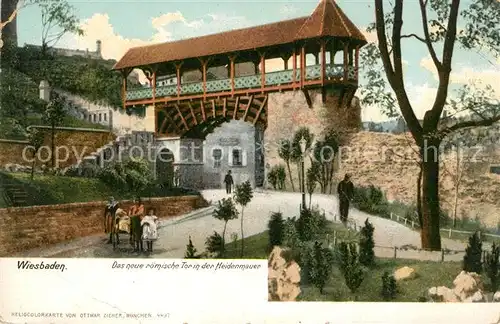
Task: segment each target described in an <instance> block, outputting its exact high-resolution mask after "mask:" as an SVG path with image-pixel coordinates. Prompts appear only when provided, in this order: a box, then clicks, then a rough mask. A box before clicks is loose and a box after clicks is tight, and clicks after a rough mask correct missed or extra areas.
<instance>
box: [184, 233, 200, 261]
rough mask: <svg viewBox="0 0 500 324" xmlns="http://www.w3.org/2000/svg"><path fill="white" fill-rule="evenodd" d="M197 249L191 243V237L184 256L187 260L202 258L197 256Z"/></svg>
mask: <svg viewBox="0 0 500 324" xmlns="http://www.w3.org/2000/svg"><path fill="white" fill-rule="evenodd" d="M196 252H197V251H196V248H195V247H194V245H193V241H191V236H190V237H189V243H188V245H186V253H185V254H184V258H185V259H199V258H200V256H199V255H197V254H196Z"/></svg>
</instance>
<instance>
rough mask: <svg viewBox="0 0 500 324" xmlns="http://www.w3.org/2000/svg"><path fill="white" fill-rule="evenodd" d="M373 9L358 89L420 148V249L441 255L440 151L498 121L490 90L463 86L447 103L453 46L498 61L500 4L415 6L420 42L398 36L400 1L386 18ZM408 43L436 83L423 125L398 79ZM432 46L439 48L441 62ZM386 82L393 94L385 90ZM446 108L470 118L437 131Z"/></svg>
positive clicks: (456, 0) (437, 0)
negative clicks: (401, 122)
mask: <svg viewBox="0 0 500 324" xmlns="http://www.w3.org/2000/svg"><path fill="white" fill-rule="evenodd" d="M374 4H375V21H376V22H375V24H373V25H371V26H370V27H369V28H368V31H374V30H375V31H376V33H377V39H378V45H375V44H369V45H368V46H365V49H364V51H363V52H364V53H363V59H364V62H365V68H366V69H368V71H369V72H368V73H365V75H366V76H367V79H368V83H367V85H366V86H365V87H364V88H363V89H362V95H364V98H363V101H364V103H365V104H377V105H379V106H380V107H382V108H383V109H384V112H385V113H386V114H387V115H389V116H394V115H396V111H397V110H398V109H399V110H400V112H401V114H402V115H403V118H404V119H405V122H406V124H407V126H408V130H409V131H410V133H411V135H412V137H413V140H414V141H415V143H416V145H417V146H418V148H419V156H420V159H421V165H422V196H421V199H420V204H421V209H422V211H421V213H422V229H421V243H422V248H423V249H428V250H440V249H441V236H440V223H439V220H440V200H439V169H440V160H439V157H440V152H439V148H440V145H441V143H442V141H443V139H444V138H446V137H447V136H448V135H450V134H452V133H453V132H455V131H458V130H460V129H466V128H472V127H478V126H489V125H492V124H493V123H495V122H497V121H498V120H500V112H499V110H500V109H499V107H500V104H499V102H498V100H494V96H493V95H492V90H491V88H487V89H479V88H476V87H473V86H469V85H466V86H464V87H462V88H461V89H459V90H458V91H457V98H458V99H457V100H456V101H454V102H452V101H451V100H450V98H449V97H450V91H449V90H450V89H449V84H450V74H451V70H452V58H453V54H454V50H455V45H456V44H457V43H458V44H460V45H461V46H462V47H463V48H464V49H466V50H471V51H478V52H481V53H483V52H488V53H489V54H493V55H494V56H495V57H498V56H500V30H499V29H498V28H496V26H499V25H500V2H498V1H495V0H476V1H473V3H472V4H471V5H470V6H469V7H468V8H466V9H464V10H462V11H460V0H451V1H448V0H419V2H418V4H419V8H420V16H421V21H422V32H423V36H420V35H417V34H415V33H411V34H407V35H405V34H403V33H402V27H403V8H404V6H403V0H395V1H394V5H393V6H392V7H393V8H392V11H391V12H389V13H388V14H386V13H385V12H384V3H383V1H382V0H374ZM429 13H432V16H431V15H429ZM429 17H434V18H435V19H429ZM459 18H460V19H459ZM430 27H432V29H431V28H430ZM388 33H390V34H391V35H390V37H388ZM410 39H411V40H414V41H418V42H420V43H421V44H423V46H425V48H426V49H427V51H428V52H429V55H430V56H431V58H432V62H433V64H434V66H435V68H436V70H437V74H438V80H439V81H438V82H439V83H438V87H437V93H436V97H435V99H434V103H433V104H432V106H431V107H429V109H428V110H427V111H426V112H425V114H424V118H423V121H422V123H421V122H420V121H419V120H418V118H417V116H416V114H415V110H414V107H413V105H412V103H411V102H410V99H409V97H408V92H407V88H406V85H405V82H404V78H403V56H402V41H403V40H410ZM435 43H442V55H441V58H439V56H438V53H437V51H436V48H435ZM380 61H381V62H382V65H383V71H384V73H381V70H380V68H379V67H377V64H376V63H377V62H380ZM386 80H387V81H388V83H389V85H390V88H391V89H392V91H388V90H387V89H386V87H385V82H386ZM363 92H364V93H363ZM447 105H450V106H451V108H458V107H460V108H461V109H460V110H456V112H457V113H459V112H462V113H464V111H465V113H468V114H469V115H470V116H471V118H469V119H468V120H466V121H462V122H457V123H454V124H451V125H445V126H444V125H441V124H440V120H441V115H442V113H443V110H444V108H445V106H447Z"/></svg>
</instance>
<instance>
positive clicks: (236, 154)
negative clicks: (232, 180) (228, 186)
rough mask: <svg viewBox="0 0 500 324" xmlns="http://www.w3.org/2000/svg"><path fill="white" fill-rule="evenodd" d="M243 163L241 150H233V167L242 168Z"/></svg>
mask: <svg viewBox="0 0 500 324" xmlns="http://www.w3.org/2000/svg"><path fill="white" fill-rule="evenodd" d="M242 165H243V161H242V158H241V150H240V149H234V150H233V166H242Z"/></svg>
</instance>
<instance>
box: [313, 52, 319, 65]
mask: <svg viewBox="0 0 500 324" xmlns="http://www.w3.org/2000/svg"><path fill="white" fill-rule="evenodd" d="M314 64H315V65H319V55H318V54H317V53H316V54H314Z"/></svg>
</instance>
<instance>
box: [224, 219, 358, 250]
mask: <svg viewBox="0 0 500 324" xmlns="http://www.w3.org/2000/svg"><path fill="white" fill-rule="evenodd" d="M334 231H335V232H336V233H337V237H338V238H339V239H342V240H343V241H349V242H357V240H358V239H357V235H356V233H354V232H353V231H352V230H348V229H347V228H346V227H345V226H344V225H342V224H338V223H333V222H330V221H328V225H327V226H326V228H325V230H324V232H323V233H322V234H320V235H319V237H318V240H319V241H323V242H326V241H328V240H329V241H330V242H332V240H333V236H332V235H333V232H334ZM327 234H328V238H327ZM227 239H228V238H226V240H227ZM240 251H241V241H240V240H237V241H233V242H231V243H228V244H226V258H227V259H240ZM244 252H245V253H244V259H267V256H268V254H269V232H268V231H264V232H262V233H259V234H256V235H253V236H249V237H247V238H245V251H244Z"/></svg>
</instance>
